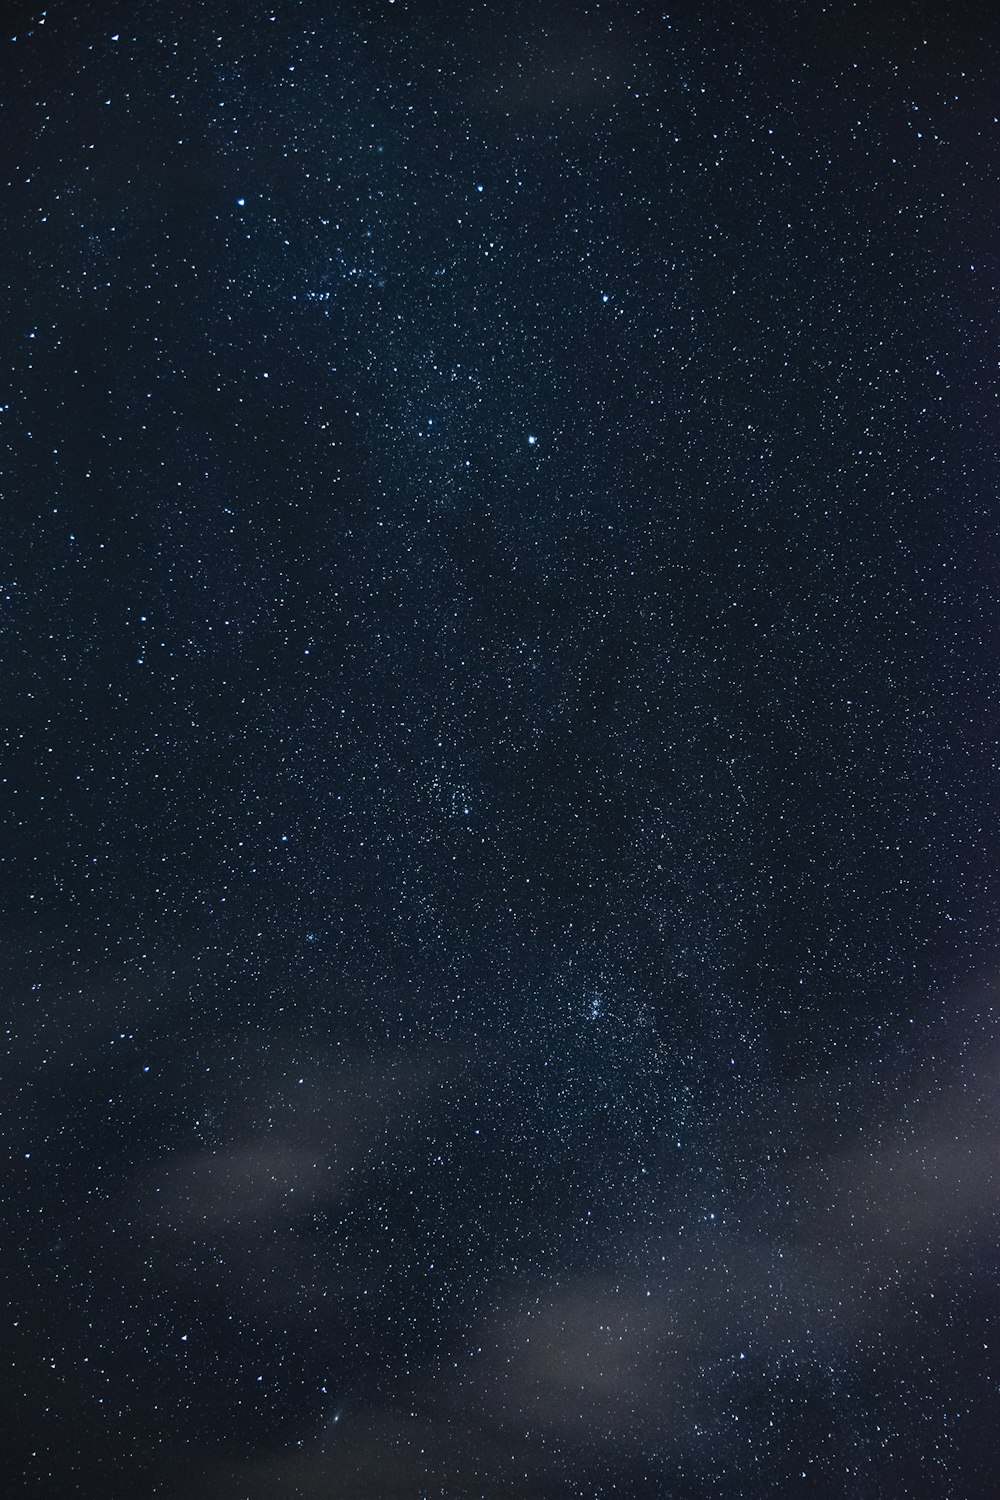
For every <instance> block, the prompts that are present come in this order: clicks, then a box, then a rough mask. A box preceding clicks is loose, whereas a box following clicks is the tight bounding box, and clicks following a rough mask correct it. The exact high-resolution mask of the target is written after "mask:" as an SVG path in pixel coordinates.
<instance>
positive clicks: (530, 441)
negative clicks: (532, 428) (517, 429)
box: [528, 432, 538, 448]
mask: <svg viewBox="0 0 1000 1500" xmlns="http://www.w3.org/2000/svg"><path fill="white" fill-rule="evenodd" d="M537 442H538V439H537V438H536V437H535V434H534V433H533V432H529V433H528V447H529V448H533V447H534V446H535V444H536V443H537Z"/></svg>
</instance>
